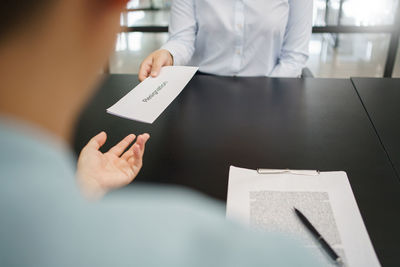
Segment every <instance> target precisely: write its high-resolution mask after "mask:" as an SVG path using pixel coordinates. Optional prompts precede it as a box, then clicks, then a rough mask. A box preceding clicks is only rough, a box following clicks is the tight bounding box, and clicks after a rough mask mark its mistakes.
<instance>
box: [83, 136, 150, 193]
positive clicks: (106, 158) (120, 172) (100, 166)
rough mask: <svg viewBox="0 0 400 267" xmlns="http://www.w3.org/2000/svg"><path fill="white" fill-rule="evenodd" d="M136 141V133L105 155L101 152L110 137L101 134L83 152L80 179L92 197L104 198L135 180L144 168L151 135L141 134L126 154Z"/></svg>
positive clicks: (84, 190)
mask: <svg viewBox="0 0 400 267" xmlns="http://www.w3.org/2000/svg"><path fill="white" fill-rule="evenodd" d="M135 138H136V136H135V135H134V134H130V135H128V136H127V137H125V138H124V139H123V140H122V141H120V142H119V143H118V144H117V145H116V146H114V147H112V148H111V149H110V150H109V151H108V152H106V153H102V152H101V151H100V150H99V149H100V147H102V146H103V145H104V144H105V142H106V140H107V135H106V133H105V132H101V133H99V134H98V135H96V136H95V137H93V138H92V139H91V140H90V141H89V143H88V144H87V145H86V146H85V147H84V148H83V149H82V151H81V153H80V155H79V159H78V170H77V179H78V183H79V185H80V187H81V189H82V191H83V193H84V194H85V195H86V196H87V197H88V198H90V199H98V198H101V197H102V196H103V195H104V194H105V193H107V192H108V191H110V190H111V189H116V188H119V187H123V186H125V185H127V184H129V183H130V182H132V181H133V179H135V177H136V176H137V174H138V173H139V171H140V169H141V168H142V164H143V154H144V149H145V144H146V142H147V140H148V139H149V138H150V135H148V134H142V135H139V136H138V137H137V139H136V142H135V143H134V144H133V145H131V147H130V148H129V149H128V150H127V151H126V152H124V151H125V150H126V149H127V148H128V146H129V145H130V144H131V143H132V142H133V141H134V140H135Z"/></svg>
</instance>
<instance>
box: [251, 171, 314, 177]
mask: <svg viewBox="0 0 400 267" xmlns="http://www.w3.org/2000/svg"><path fill="white" fill-rule="evenodd" d="M257 172H258V173H259V174H280V173H291V174H295V175H307V176H317V175H319V174H320V171H318V170H290V169H257Z"/></svg>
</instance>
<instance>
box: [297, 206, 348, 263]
mask: <svg viewBox="0 0 400 267" xmlns="http://www.w3.org/2000/svg"><path fill="white" fill-rule="evenodd" d="M293 208H294V212H295V213H296V215H297V217H299V219H300V221H301V222H302V223H303V224H304V226H305V227H306V228H307V229H308V230H309V231H310V232H311V233H312V235H313V236H314V237H315V238H316V239H317V240H318V242H319V243H320V244H321V246H322V247H323V248H324V249H325V251H326V252H327V253H328V255H329V256H330V257H331V258H332V259H333V260H334V261H335V262H336V263H337V264H342V259H341V258H340V257H339V255H338V254H336V252H335V251H334V250H333V248H332V247H331V246H330V245H329V244H328V242H326V240H325V239H324V238H323V237H322V235H321V234H320V233H319V232H318V231H317V229H315V227H314V226H313V225H312V224H311V222H310V221H309V220H308V219H307V217H306V216H304V214H303V213H302V212H301V211H299V210H298V209H296V208H295V207H293Z"/></svg>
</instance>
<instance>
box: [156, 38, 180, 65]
mask: <svg viewBox="0 0 400 267" xmlns="http://www.w3.org/2000/svg"><path fill="white" fill-rule="evenodd" d="M161 49H165V50H167V51H168V52H169V53H170V54H171V55H172V58H173V62H174V66H182V65H185V64H186V62H184V60H183V57H182V55H181V53H179V51H180V49H179V45H178V44H176V43H175V42H167V43H165V44H164V45H163V46H162V47H161Z"/></svg>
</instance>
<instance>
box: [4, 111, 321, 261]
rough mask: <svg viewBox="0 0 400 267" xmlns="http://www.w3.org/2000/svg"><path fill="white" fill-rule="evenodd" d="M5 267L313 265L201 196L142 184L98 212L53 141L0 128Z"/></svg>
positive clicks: (302, 252) (290, 245) (300, 251)
mask: <svg viewBox="0 0 400 267" xmlns="http://www.w3.org/2000/svg"><path fill="white" fill-rule="evenodd" d="M0 149H1V150H0V170H1V171H0V266H41V267H43V266H185V267H187V266H263V267H265V266H315V265H316V262H315V261H314V258H313V257H312V256H311V254H310V252H309V251H308V250H307V249H305V248H304V247H302V246H301V245H299V244H298V243H295V242H294V241H292V240H291V239H288V238H285V237H282V236H280V235H278V234H271V233H270V234H268V233H259V232H255V231H251V230H248V229H246V228H244V227H242V226H240V225H237V224H235V223H232V222H229V221H227V220H226V219H225V212H224V206H223V205H222V204H221V203H218V202H216V201H213V200H210V199H208V198H206V197H204V196H202V195H200V194H198V193H194V192H192V191H188V190H183V189H180V188H175V187H166V186H143V185H135V186H131V187H129V188H126V189H125V191H124V190H122V191H121V192H118V193H114V194H112V195H111V196H108V197H106V198H105V199H103V200H102V201H100V202H98V203H89V202H87V201H85V200H84V199H83V198H82V197H81V195H80V193H79V191H78V189H77V185H76V184H75V179H74V172H75V170H74V167H75V159H74V158H73V156H72V153H71V152H70V151H69V149H68V148H66V147H64V146H63V145H62V143H61V142H59V141H58V140H56V139H55V138H54V137H51V136H49V135H48V134H45V133H43V132H41V131H39V130H35V129H33V128H32V127H28V126H26V125H25V126H22V125H21V124H19V125H16V124H15V123H11V122H10V121H7V120H6V119H3V120H0Z"/></svg>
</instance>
